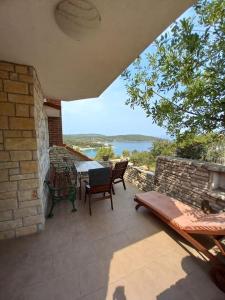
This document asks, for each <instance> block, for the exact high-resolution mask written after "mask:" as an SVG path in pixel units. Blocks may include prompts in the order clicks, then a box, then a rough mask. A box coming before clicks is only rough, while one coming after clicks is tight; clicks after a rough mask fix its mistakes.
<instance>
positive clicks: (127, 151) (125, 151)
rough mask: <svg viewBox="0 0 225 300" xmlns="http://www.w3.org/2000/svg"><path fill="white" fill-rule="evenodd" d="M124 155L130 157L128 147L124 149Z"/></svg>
mask: <svg viewBox="0 0 225 300" xmlns="http://www.w3.org/2000/svg"><path fill="white" fill-rule="evenodd" d="M122 156H123V157H129V156H130V151H129V150H127V149H124V150H123V153H122Z"/></svg>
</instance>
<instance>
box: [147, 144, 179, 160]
mask: <svg viewBox="0 0 225 300" xmlns="http://www.w3.org/2000/svg"><path fill="white" fill-rule="evenodd" d="M175 153H176V143H175V142H170V141H159V142H154V143H153V147H152V149H151V154H152V156H153V157H154V158H156V157H157V156H159V155H164V156H173V155H175Z"/></svg>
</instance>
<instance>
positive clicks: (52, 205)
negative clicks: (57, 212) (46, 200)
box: [48, 199, 55, 218]
mask: <svg viewBox="0 0 225 300" xmlns="http://www.w3.org/2000/svg"><path fill="white" fill-rule="evenodd" d="M54 206H55V201H54V200H53V199H52V204H51V208H50V212H49V214H48V218H52V217H53V216H54V215H53V213H52V212H53V209H54Z"/></svg>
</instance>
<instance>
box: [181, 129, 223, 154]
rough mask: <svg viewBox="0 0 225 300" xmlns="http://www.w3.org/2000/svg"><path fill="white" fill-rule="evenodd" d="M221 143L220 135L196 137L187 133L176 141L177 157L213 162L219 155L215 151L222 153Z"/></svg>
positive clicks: (210, 134)
mask: <svg viewBox="0 0 225 300" xmlns="http://www.w3.org/2000/svg"><path fill="white" fill-rule="evenodd" d="M222 141H223V142H222ZM223 143H224V137H223V136H222V135H218V134H215V133H209V134H205V135H197V136H196V135H193V134H191V133H188V134H186V135H183V136H182V139H180V140H178V141H177V156H179V157H183V158H190V159H201V160H214V159H216V157H218V155H219V154H218V153H217V154H216V152H217V151H220V152H222V153H224V149H225V148H224V147H222V145H224V144H223ZM219 145H220V146H219ZM216 149H218V150H216ZM222 149H223V150H222Z"/></svg>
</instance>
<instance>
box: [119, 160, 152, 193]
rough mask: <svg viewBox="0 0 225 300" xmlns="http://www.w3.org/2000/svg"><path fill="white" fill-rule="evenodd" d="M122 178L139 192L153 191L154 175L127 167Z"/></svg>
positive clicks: (136, 168)
mask: <svg viewBox="0 0 225 300" xmlns="http://www.w3.org/2000/svg"><path fill="white" fill-rule="evenodd" d="M124 178H125V180H126V181H128V182H130V183H132V184H134V185H135V186H137V188H138V189H140V190H141V191H144V192H147V191H152V190H153V189H154V173H152V172H149V171H144V170H141V169H140V168H138V167H134V166H131V165H128V167H127V170H126V173H125V176H124Z"/></svg>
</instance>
